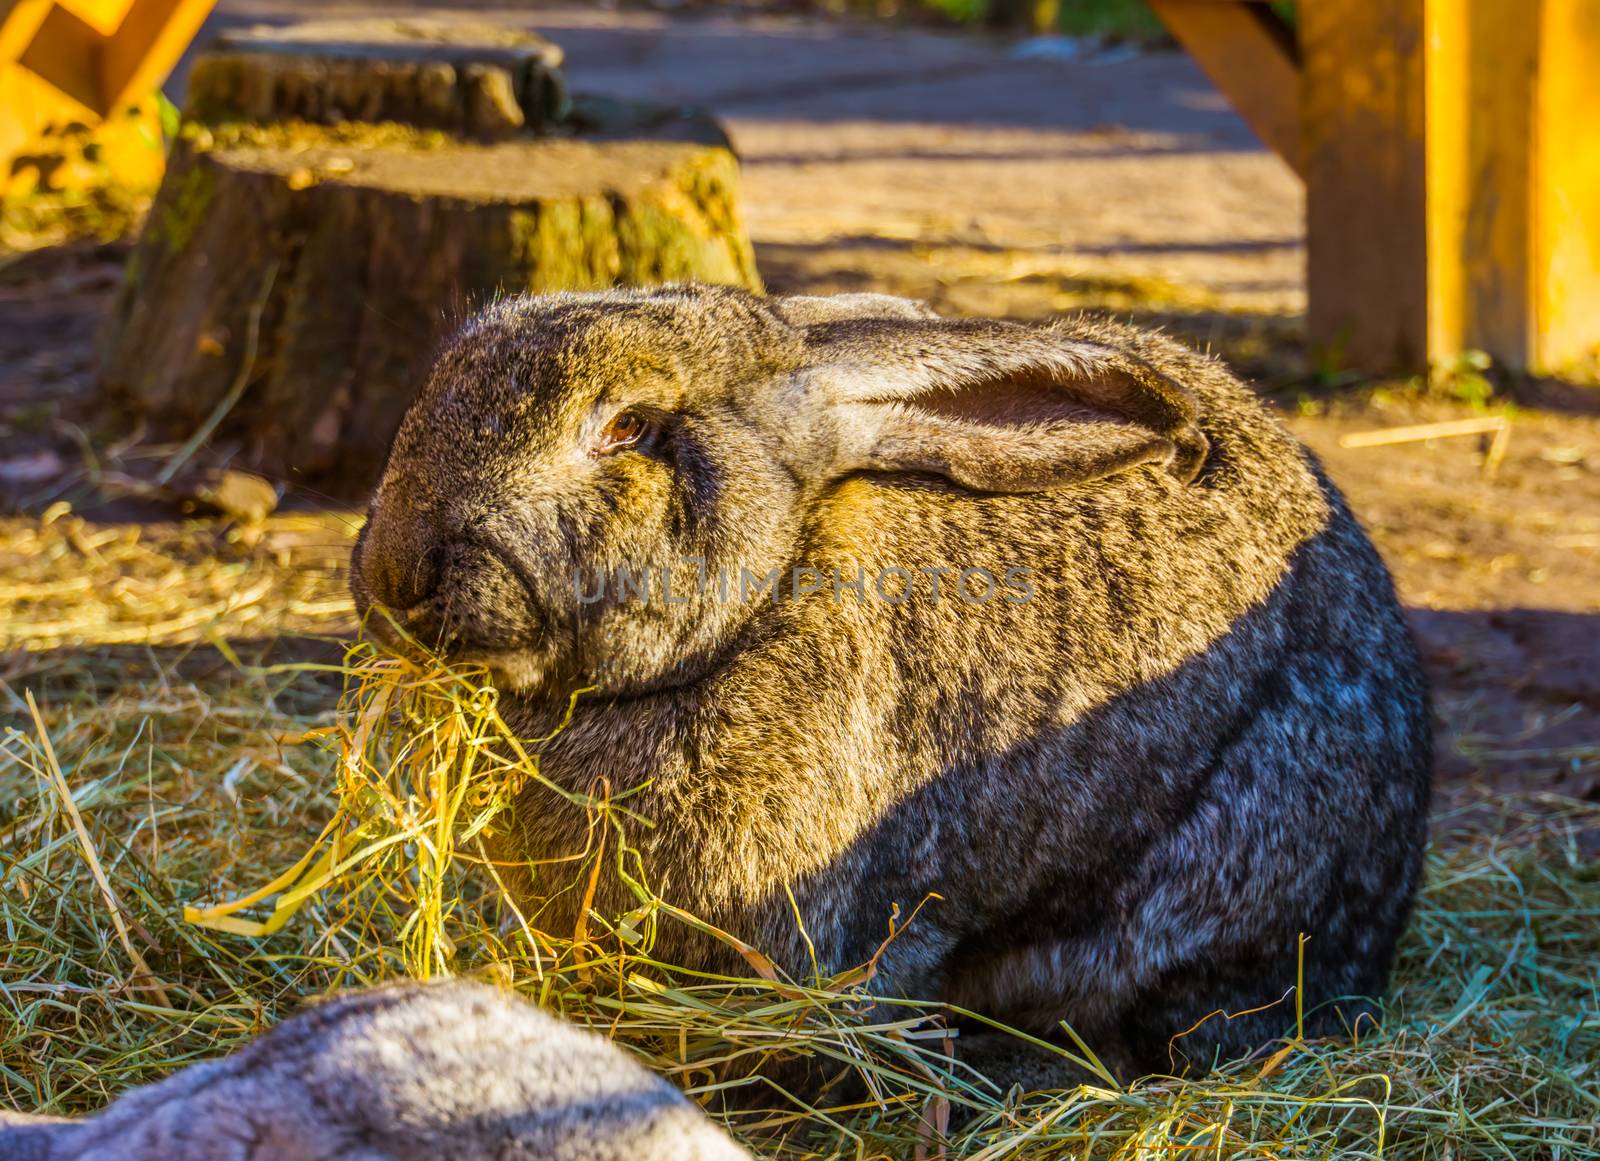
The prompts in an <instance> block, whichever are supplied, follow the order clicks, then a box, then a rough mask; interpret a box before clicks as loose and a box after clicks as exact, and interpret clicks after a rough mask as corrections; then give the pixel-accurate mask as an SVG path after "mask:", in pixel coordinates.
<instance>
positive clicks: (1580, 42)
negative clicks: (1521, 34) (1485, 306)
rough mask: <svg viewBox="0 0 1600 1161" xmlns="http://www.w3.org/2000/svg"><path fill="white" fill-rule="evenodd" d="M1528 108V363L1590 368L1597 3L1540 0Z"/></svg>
mask: <svg viewBox="0 0 1600 1161" xmlns="http://www.w3.org/2000/svg"><path fill="white" fill-rule="evenodd" d="M1540 28H1541V33H1542V35H1541V41H1540V61H1539V77H1538V83H1537V87H1536V88H1535V91H1534V100H1535V101H1536V107H1535V114H1534V117H1533V128H1534V140H1535V149H1536V153H1535V157H1534V176H1535V182H1534V191H1533V195H1532V198H1531V212H1532V214H1533V219H1534V228H1533V254H1532V259H1531V263H1530V265H1531V266H1532V270H1533V282H1534V285H1535V287H1536V293H1537V298H1536V300H1535V305H1534V311H1535V315H1534V317H1535V325H1534V331H1535V334H1536V336H1537V340H1536V343H1537V345H1536V348H1535V351H1534V358H1533V366H1534V368H1535V369H1536V370H1541V371H1549V372H1560V371H1565V370H1569V369H1576V370H1579V371H1584V372H1587V374H1589V375H1593V374H1595V373H1596V372H1600V3H1597V2H1596V0H1544V11H1543V20H1542V21H1541V22H1540Z"/></svg>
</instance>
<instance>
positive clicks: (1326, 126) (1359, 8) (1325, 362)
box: [1299, 0, 1458, 372]
mask: <svg viewBox="0 0 1600 1161" xmlns="http://www.w3.org/2000/svg"><path fill="white" fill-rule="evenodd" d="M1425 2H1426V0H1313V2H1311V3H1306V4H1303V5H1301V7H1300V10H1299V33H1300V60H1301V93H1300V109H1301V116H1302V128H1301V149H1302V151H1303V152H1302V173H1303V175H1304V177H1305V179H1306V250H1307V255H1306V290H1307V318H1306V327H1307V332H1308V335H1309V338H1310V342H1311V346H1312V357H1313V360H1314V361H1315V362H1317V363H1318V364H1319V365H1320V366H1322V367H1324V368H1326V369H1328V370H1343V369H1349V368H1357V369H1360V370H1364V371H1374V372H1384V371H1397V370H1416V369H1418V368H1420V367H1422V366H1423V365H1424V364H1425V363H1426V360H1427V357H1428V343H1427V324H1428V238H1427V220H1426V197H1425V185H1426V169H1425V165H1424V150H1423V142H1424V117H1425V109H1426V98H1425V94H1424V76H1425V70H1424V63H1425V41H1424V36H1423V31H1424V29H1423V16H1424V4H1425ZM1445 2H1446V3H1456V2H1458V0H1445Z"/></svg>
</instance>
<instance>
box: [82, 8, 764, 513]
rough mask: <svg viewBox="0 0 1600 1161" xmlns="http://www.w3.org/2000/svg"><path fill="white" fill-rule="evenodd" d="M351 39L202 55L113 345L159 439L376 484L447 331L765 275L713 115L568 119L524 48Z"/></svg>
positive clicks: (116, 308)
mask: <svg viewBox="0 0 1600 1161" xmlns="http://www.w3.org/2000/svg"><path fill="white" fill-rule="evenodd" d="M332 27H333V28H334V29H336V33H335V34H313V33H312V32H308V31H306V30H300V31H298V32H297V33H295V34H294V35H293V36H292V37H288V36H285V35H284V34H283V33H281V32H276V33H274V40H273V41H272V42H271V43H257V44H253V45H251V46H250V47H249V48H248V49H244V50H241V49H240V48H239V46H238V42H237V41H236V42H234V43H231V44H224V45H223V47H222V51H221V52H220V53H218V54H216V55H214V56H211V57H208V58H206V59H204V60H203V61H202V62H201V63H200V64H199V65H197V68H196V73H195V86H196V87H195V92H194V97H193V99H192V101H191V104H190V107H189V109H188V110H187V112H186V120H185V123H184V126H183V128H182V130H181V132H180V135H179V139H178V141H177V143H176V144H175V146H174V148H173V152H172V157H171V159H170V161H169V165H168V173H167V179H166V181H165V183H164V185H163V187H162V190H161V193H160V194H159V196H158V197H157V199H156V202H155V205H154V206H153V207H152V209H151V212H150V217H149V220H148V222H147V224H146V226H145V230H144V233H143V235H142V236H141V238H140V240H139V244H138V246H137V248H136V250H135V252H134V254H133V257H132V259H131V260H130V262H129V266H128V270H127V274H126V276H125V279H124V282H123V285H122V287H121V289H120V291H119V293H118V295H117V298H116V300H115V302H114V304H113V307H112V310H111V313H110V316H109V317H108V319H107V321H106V325H105V329H104V331H103V332H102V336H101V383H102V388H103V393H104V397H105V398H106V399H107V400H108V401H110V402H112V403H114V404H116V405H118V406H119V407H121V408H123V409H125V410H130V411H132V412H134V413H136V414H138V415H140V416H142V417H144V418H145V419H146V420H147V422H149V424H150V425H151V426H152V428H153V429H154V434H156V435H157V436H159V437H166V438H172V439H184V440H190V441H193V440H194V439H195V438H196V437H197V436H199V437H202V438H212V437H214V439H215V441H216V442H217V444H218V449H217V450H219V451H222V452H225V453H231V454H232V457H233V459H232V462H233V463H235V464H236V465H237V466H241V467H246V468H249V469H250V470H252V471H256V472H259V473H261V474H263V475H267V476H269V477H272V478H277V479H281V480H287V481H289V482H301V483H311V484H315V485H316V486H317V487H318V488H320V489H323V490H325V491H327V492H330V493H334V494H338V495H342V496H356V495H359V494H360V493H361V492H363V491H364V490H365V489H366V488H368V487H370V486H371V484H372V483H373V482H374V481H375V479H376V477H377V475H378V473H379V471H380V470H381V468H382V464H383V459H384V456H385V454H386V452H387V448H388V444H389V441H390V439H391V437H392V436H393V434H394V431H395V428H396V427H397V426H398V424H399V422H400V417H401V415H402V414H403V413H404V411H405V408H406V406H407V405H408V404H409V402H410V400H411V398H412V396H413V395H414V394H415V392H416V389H417V388H418V386H419V385H420V384H421V381H422V378H423V376H424V375H425V374H426V371H427V368H428V365H429V363H430V362H431V360H432V357H433V355H434V353H435V351H436V348H437V346H438V343H439V341H440V339H441V338H442V336H444V335H445V334H447V333H448V331H449V330H450V329H451V328H452V326H453V325H455V324H456V323H458V322H459V321H460V320H461V319H462V318H463V317H464V316H465V315H466V314H467V313H468V312H469V311H470V310H471V309H472V308H473V307H474V306H476V305H478V304H479V303H481V302H482V301H484V300H486V299H488V298H490V297H491V296H493V295H494V294H497V293H500V292H517V291H545V290H557V289H595V288H601V287H607V286H613V285H618V284H624V285H642V284H649V283H656V282H666V281H676V280H688V279H696V280H700V281H705V282H718V283H725V284H730V285H739V286H748V287H751V288H759V280H758V278H757V275H756V271H755V262H754V258H753V255H752V253H751V249H750V245H749V242H748V240H747V238H746V236H745V234H744V230H743V227H742V225H741V223H740V220H739V214H738V208H737V194H736V186H737V179H738V172H737V163H736V161H735V159H734V156H733V154H732V152H731V151H730V149H729V147H728V144H727V139H726V137H725V136H724V135H723V134H722V132H721V130H720V128H719V127H718V126H717V125H716V123H715V122H714V121H712V120H711V119H710V118H708V117H705V116H701V115H693V114H683V113H679V112H676V111H672V110H661V109H654V108H650V107H640V106H637V105H624V104H620V103H616V102H605V101H594V100H584V99H582V98H578V99H576V100H575V101H574V102H572V105H571V107H570V108H567V107H566V104H567V103H566V101H565V98H564V96H563V94H562V92H561V88H560V84H559V78H558V77H557V76H555V74H554V64H553V61H555V60H559V57H558V56H557V55H555V54H554V53H553V52H552V50H551V49H550V48H549V46H547V45H544V43H543V42H533V41H530V40H529V39H528V38H523V37H518V36H514V35H510V36H508V35H507V34H503V33H498V34H486V33H484V32H483V31H482V30H476V29H473V30H467V31H465V32H464V31H463V30H462V29H460V28H459V27H455V26H452V27H451V28H449V29H439V28H434V29H432V30H431V31H430V32H429V33H428V35H426V36H422V35H419V34H418V33H417V31H416V30H417V27H418V26H417V25H416V24H415V23H412V24H409V25H406V26H405V28H406V29H407V33H406V35H404V36H397V35H394V34H393V31H392V30H393V27H394V26H392V25H388V26H385V27H387V28H388V29H389V30H390V33H391V34H390V35H389V36H388V37H387V39H386V38H385V37H384V36H383V35H380V34H379V32H378V31H374V33H373V34H372V35H370V36H368V35H364V34H360V33H359V30H357V29H352V28H351V26H349V25H336V26H332ZM319 37H320V38H319ZM263 40H265V38H264V37H263ZM351 44H357V45H360V46H362V47H363V51H364V52H366V55H364V56H357V55H353V54H352V52H351V50H350V45H351ZM419 46H420V47H419ZM355 61H360V62H364V63H363V66H362V67H360V68H358V67H356V66H355V65H354V64H353V63H352V62H355ZM380 66H381V67H380ZM274 108H276V109H282V110H288V111H289V112H290V113H292V114H293V116H291V117H289V118H284V119H269V118H268V116H267V114H268V112H269V111H270V110H272V109H274ZM352 110H354V111H357V112H359V113H360V114H361V116H362V120H359V121H357V120H347V119H341V118H345V117H348V115H349V114H350V113H351V111H352ZM246 114H248V117H246ZM519 118H520V121H519ZM419 122H420V124H419ZM537 130H553V131H554V132H557V133H559V134H560V135H559V136H540V135H538V134H537V132H536V131H537Z"/></svg>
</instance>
